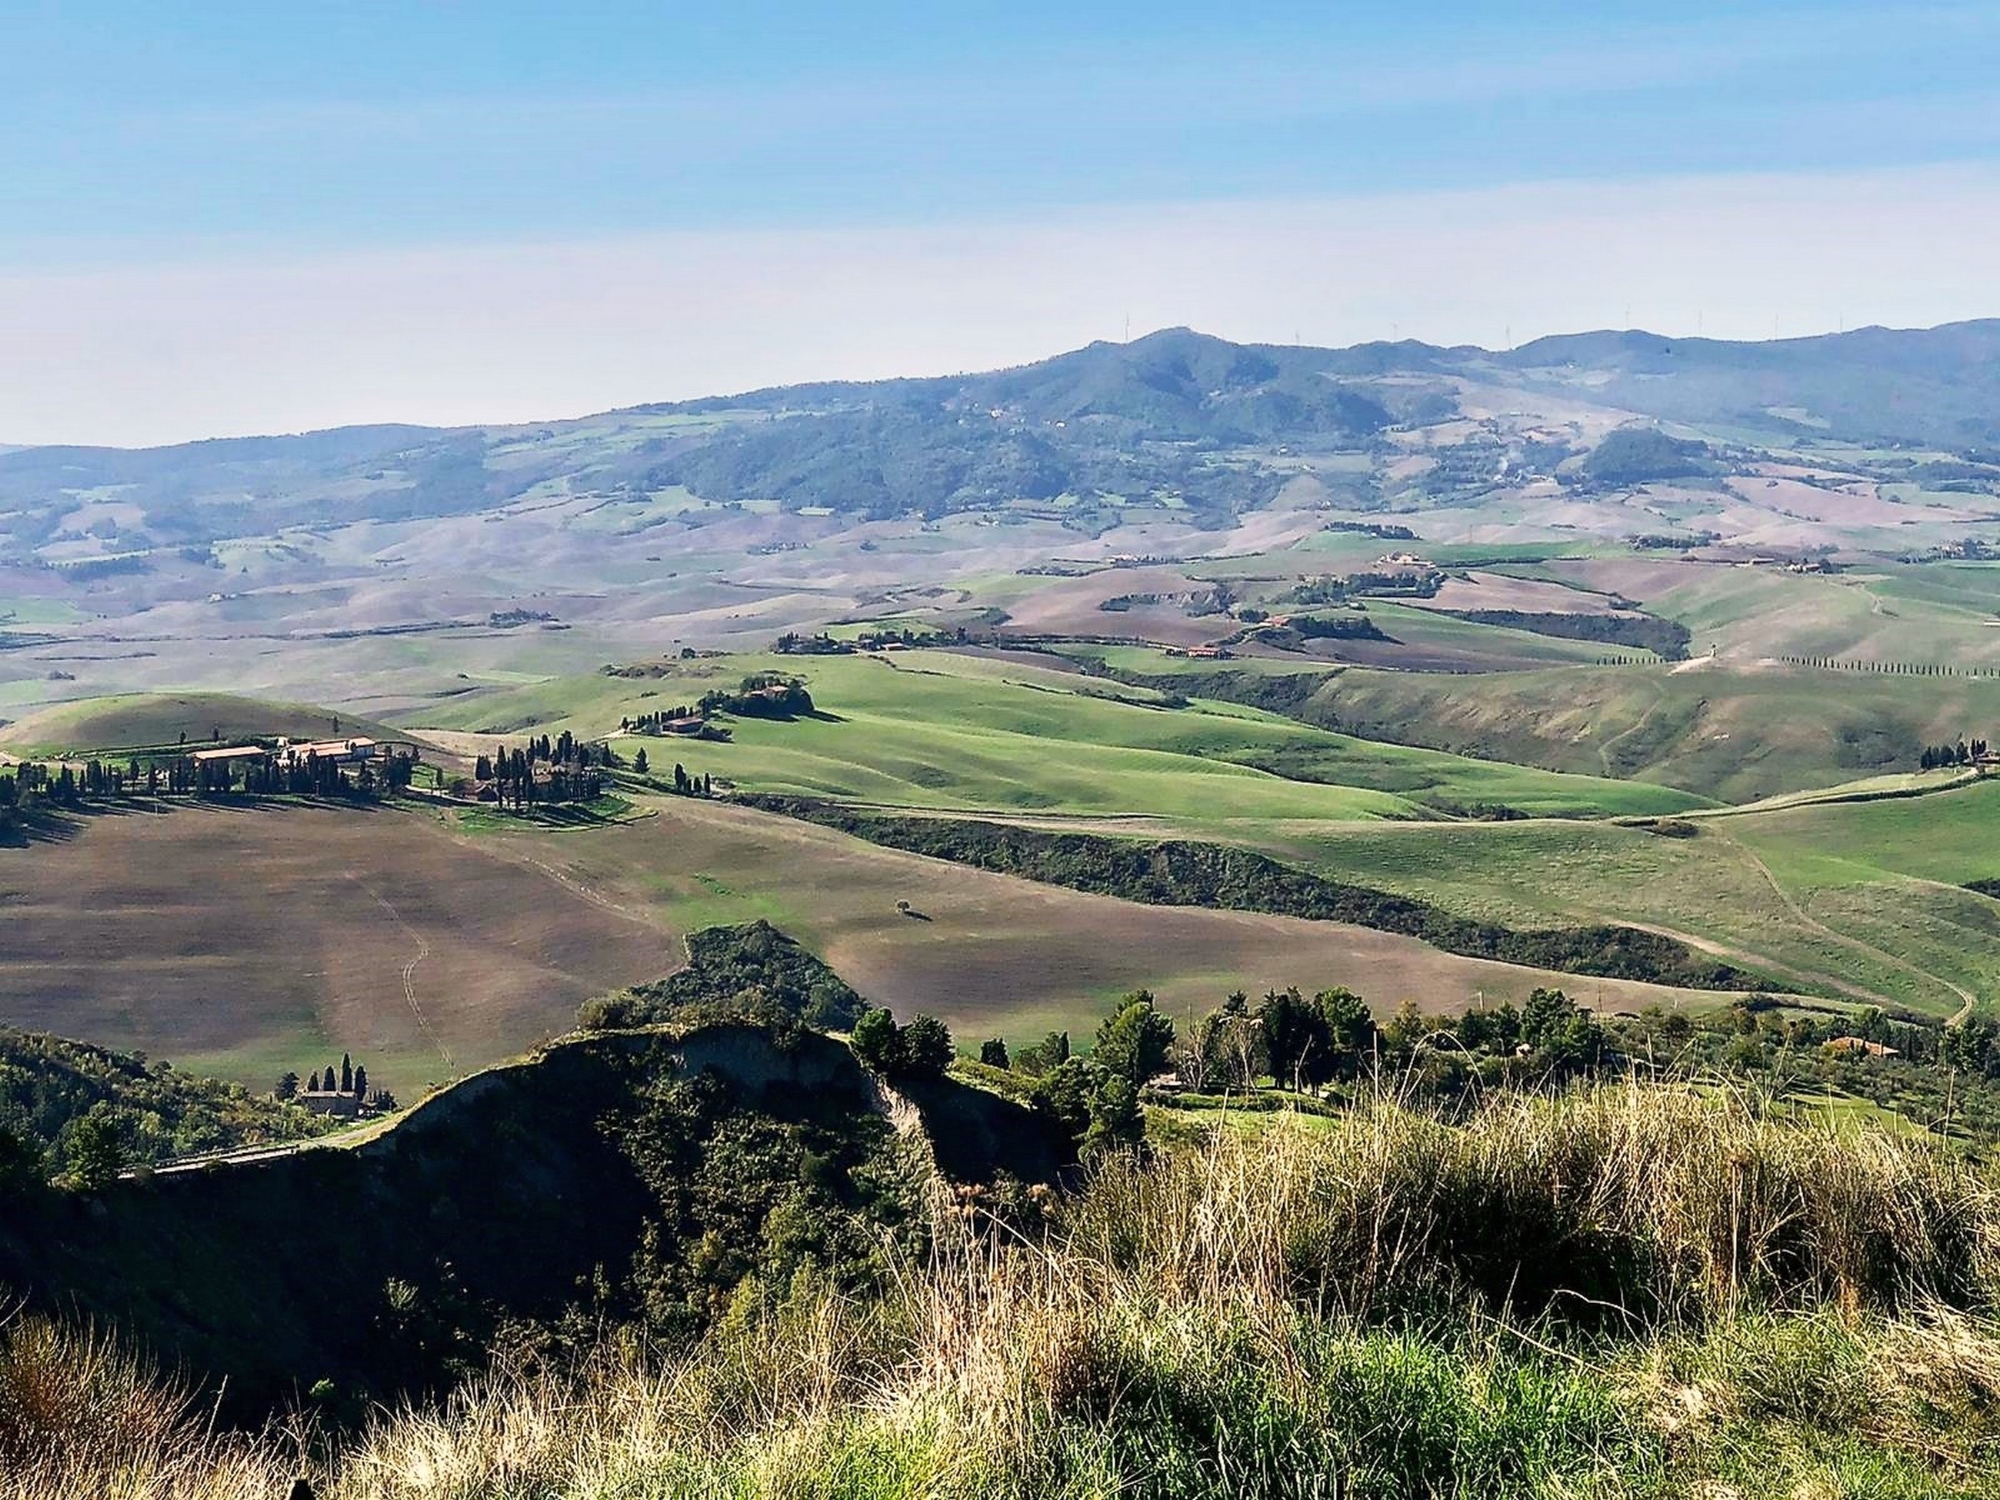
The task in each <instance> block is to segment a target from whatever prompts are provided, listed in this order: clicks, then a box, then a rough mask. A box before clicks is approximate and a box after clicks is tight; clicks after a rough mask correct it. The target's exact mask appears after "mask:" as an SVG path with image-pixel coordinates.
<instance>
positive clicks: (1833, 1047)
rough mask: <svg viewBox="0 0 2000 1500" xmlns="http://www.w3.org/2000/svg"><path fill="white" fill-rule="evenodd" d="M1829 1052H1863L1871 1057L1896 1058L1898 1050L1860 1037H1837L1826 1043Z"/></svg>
mask: <svg viewBox="0 0 2000 1500" xmlns="http://www.w3.org/2000/svg"><path fill="white" fill-rule="evenodd" d="M1826 1050H1827V1051H1828V1052H1861V1053H1865V1054H1866V1055H1867V1056H1869V1057H1894V1056H1896V1055H1897V1054H1896V1049H1895V1048H1894V1047H1889V1046H1885V1045H1883V1044H1882V1043H1881V1042H1871V1041H1868V1040H1866V1039H1865V1038H1862V1037H1858V1036H1837V1037H1835V1038H1834V1039H1833V1040H1832V1041H1830V1042H1828V1043H1826Z"/></svg>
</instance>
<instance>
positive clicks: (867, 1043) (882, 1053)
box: [852, 1010, 903, 1074]
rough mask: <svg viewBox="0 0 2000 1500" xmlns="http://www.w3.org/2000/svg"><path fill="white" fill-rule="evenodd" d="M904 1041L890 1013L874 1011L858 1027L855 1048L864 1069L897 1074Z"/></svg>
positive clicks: (854, 1040)
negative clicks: (897, 1065)
mask: <svg viewBox="0 0 2000 1500" xmlns="http://www.w3.org/2000/svg"><path fill="white" fill-rule="evenodd" d="M902 1043H903V1037H902V1033H901V1032H900V1031H899V1030H898V1029H897V1026H896V1018H895V1017H894V1016H892V1015H890V1014H889V1012H887V1011H886V1010H871V1011H869V1012H867V1013H866V1014H865V1015H863V1016H862V1017H861V1019H860V1020H858V1021H856V1022H855V1023H854V1031H853V1033H852V1046H853V1048H854V1055H855V1056H856V1057H858V1058H860V1059H861V1065H862V1066H863V1067H865V1068H867V1069H869V1070H870V1071H871V1072H875V1073H884V1074H887V1073H893V1072H895V1070H896V1064H897V1063H898V1062H899V1061H900V1057H899V1054H900V1053H901V1051H902Z"/></svg>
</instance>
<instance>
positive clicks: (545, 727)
mask: <svg viewBox="0 0 2000 1500" xmlns="http://www.w3.org/2000/svg"><path fill="white" fill-rule="evenodd" d="M690 665H693V666H695V667H697V668H698V670H699V671H700V673H701V675H699V676H692V675H688V676H683V675H679V674H678V673H677V675H675V676H672V677H667V678H662V679H659V680H647V679H630V678H622V677H608V676H600V677H593V678H586V679H565V680H561V681H556V682H550V683H543V684H537V685H535V686H533V687H530V688H524V689H521V690H519V691H513V692H500V693H493V694H481V695H477V696H468V697H466V698H464V699H461V700H459V701H457V702H454V703H452V704H451V705H449V707H448V709H447V711H446V712H445V713H444V714H442V715H438V714H433V715H431V716H430V718H429V720H428V722H427V725H426V727H435V728H441V729H453V730H459V731H468V730H469V731H475V732H488V731H497V732H502V733H515V734H518V733H520V732H522V731H524V730H527V729H530V728H532V729H533V730H534V731H535V732H537V733H549V732H557V731H560V730H561V729H565V728H567V729H571V730H573V731H575V732H577V733H580V734H602V733H604V732H606V731H607V730H609V729H614V728H616V727H617V724H618V721H619V720H620V719H621V718H623V717H625V716H627V715H633V714H638V713H642V712H645V711H647V710H648V709H649V708H652V707H657V706H660V705H662V704H664V705H668V706H671V705H672V704H675V703H677V702H682V701H689V700H692V699H693V698H696V697H698V696H700V694H701V693H702V692H703V691H705V690H707V689H709V688H712V687H715V686H717V685H724V686H730V685H733V684H734V682H735V681H736V679H737V678H739V677H741V676H742V675H744V674H746V673H749V672H752V671H760V670H779V671H789V672H794V673H796V674H797V675H799V676H801V677H803V678H805V679H806V681H807V682H808V683H809V685H810V687H811V690H812V693H813V696H814V702H815V703H816V705H817V706H818V709H819V712H820V716H819V717H816V718H810V719H799V720H797V721H795V722H782V723H781V722H772V721H765V720H757V719H750V718H737V719H733V720H732V721H731V722H730V724H729V726H728V727H729V729H730V731H731V735H732V738H731V740H730V741H729V742H728V743H716V742H708V741H694V742H688V741H670V740H667V739H654V740H648V741H645V742H644V743H645V744H646V747H647V751H648V755H649V757H651V758H652V759H654V760H656V761H658V762H659V763H660V764H661V766H662V767H665V766H668V765H670V764H671V763H672V762H673V761H674V760H680V761H684V762H685V763H686V764H687V766H688V768H689V770H690V771H693V772H696V773H704V772H705V773H709V774H712V775H714V776H715V777H717V778H718V779H726V780H727V781H729V782H730V783H732V784H734V785H736V786H739V787H742V788H744V789H746V790H754V791H768V792H790V793H803V794H807V795H814V796H829V797H839V798H845V799H850V800H854V801H861V802H871V803H882V804H890V805H894V806H899V807H921V808H934V809H941V810H948V811H961V812H964V811H981V810H990V811H1007V812H1016V813H1042V814H1060V815H1073V816H1086V817H1147V818H1157V819H1160V820H1163V821H1165V822H1169V823H1172V824H1173V825H1175V826H1178V827H1187V828H1195V829H1209V830H1223V829H1232V828H1238V829H1240V827H1241V825H1245V824H1250V825H1254V824H1257V823H1261V822H1269V821H1272V820H1295V819H1315V820H1353V819H1380V818H1411V817H1434V816H1437V811H1438V810H1437V806H1436V804H1447V805H1460V804H1467V805H1469V804H1476V803H1489V804H1505V805H1507V806H1510V807H1515V808H1519V809H1521V810H1523V811H1527V812H1533V813H1539V814H1563V815H1574V816H1603V815H1625V814H1658V813H1670V812H1680V811H1685V810H1687V809H1689V808H1693V807H1697V806H1701V805H1703V804H1702V803H1701V801H1700V799H1698V798H1695V797H1692V796H1688V795H1686V794H1683V793H1680V792H1676V791H1673V790H1671V789H1668V788H1663V787H1657V786H1648V785H1646V784H1643V783H1637V782H1615V781H1609V780H1605V779H1602V778H1590V777H1580V776H1568V775H1561V774H1553V773H1549V772H1544V771H1537V770H1532V769H1526V768H1522V767H1518V766H1508V765H1498V764H1494V763H1490V762H1484V761H1476V760H1469V759H1465V758H1462V757H1458V756H1452V755H1441V754H1437V753H1435V752H1431V751H1425V750H1413V749H1408V748H1404V747H1401V746H1395V745H1386V744H1380V743H1375V742H1371V741H1366V740H1358V739H1354V738H1351V737H1349V736H1346V735H1341V734H1335V733H1329V732H1327V731H1324V730H1319V729H1314V728H1312V727H1310V726H1307V725H1303V724H1299V723H1296V722H1294V721H1292V720H1289V719H1284V718H1280V717H1278V716H1277V715H1274V714H1266V713H1260V712H1258V711H1256V710H1252V709H1247V708H1240V707H1237V706H1234V705H1231V704H1218V703H1205V702H1198V703H1195V704H1192V705H1190V706H1189V707H1186V708H1168V707H1164V706H1161V704H1160V703H1159V701H1158V698H1157V695H1155V694H1152V693H1149V692H1146V691H1144V690H1134V689H1130V688H1122V687H1118V686H1116V685H1115V684H1110V683H1105V682H1101V681H1097V680H1093V679H1090V678H1084V677H1080V676H1078V675H1077V674H1075V673H1068V672H1061V671H1056V670H1049V669H1044V668H1040V667H1036V666H1030V665H1022V664H1019V663H1017V662H1013V661H995V660H991V659H986V658H981V657H974V656H966V655H960V654H956V653H951V652H938V651H924V652H905V653H899V654H897V655H895V656H891V657H883V658H879V659H878V658H870V657H859V656H848V657H817V658H760V657H740V658H731V659H729V660H727V661H726V662H702V663H698V664H690ZM632 743H633V744H635V745H636V744H637V743H639V742H638V741H636V740H635V741H633V742H632Z"/></svg>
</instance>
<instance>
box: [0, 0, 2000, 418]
mask: <svg viewBox="0 0 2000 1500" xmlns="http://www.w3.org/2000/svg"><path fill="white" fill-rule="evenodd" d="M1996 65H2000V14H1994V13H1992V12H1990V10H1987V9H1982V8H1979V7H1968V6H1957V5H1949V4H1945V5H1928V6H1918V7H1913V8H1899V9H1898V10H1896V11H1895V12H1894V13H1883V12H1881V11H1880V8H1879V7H1872V6H1869V5H1865V4H1862V3H1860V0H1779V3H1770V4H1763V5H1759V6H1757V7H1754V8H1745V7H1741V6H1730V5H1725V4H1722V3H1719V0H1690V3H1689V4H1686V5H1683V6H1680V7H1677V8H1676V9H1675V10H1674V11H1673V12H1672V13H1671V15H1634V14H1632V13H1631V12H1629V11H1626V10H1620V11H1616V12H1611V11H1606V10H1605V9H1604V8H1603V7H1596V6H1588V5H1583V4H1580V3H1567V0H1522V3H1517V4H1513V5H1510V6H1508V7H1506V8H1505V9H1504V10H1496V9H1495V8H1493V7H1490V6H1478V5H1474V4H1471V3H1470V0H1445V3H1441V4H1439V5H1437V6H1434V7H1430V8H1428V9H1427V10H1426V12H1425V13H1424V14H1422V15H1420V16H1410V15H1407V14H1403V13H1400V12H1395V11H1392V10H1391V9H1390V8H1388V7H1383V6H1379V5H1376V4H1373V3H1356V4H1349V5H1344V6H1341V7H1339V8H1338V9H1337V11H1335V12H1333V13H1329V12H1328V11H1327V9H1326V8H1324V7H1286V6H1280V7H1267V8H1264V9H1262V10H1260V11H1259V12H1258V13H1256V14H1253V15H1248V16H1244V15H1231V16H1229V17H1227V18H1223V17H1218V16H1216V15H1214V14H1211V13H1209V12H1208V11H1207V10H1206V9H1204V8H1203V7H1199V6H1195V5H1192V4H1183V3H1179V0H1169V3H1160V4H1152V5H1147V6H1138V5H1127V4H1123V3H1113V4H1107V5H1104V6H1101V7H1093V8H1091V9H1090V10H1089V11H1087V12H1085V13H1082V14H1078V13H1074V12H1073V11H1070V10H1064V9H1061V8H1057V7H1053V6H1045V5H1041V4H1038V3H1026V4H1023V5H1021V6H1018V7H1015V8H1012V9H1010V10H1009V11H1008V12H1007V13H1006V14H1005V15H1004V16H991V15H982V16H977V17H973V16H959V15H953V14H948V13H936V12H932V11H921V12H913V11H910V10H908V9H907V8H905V7H902V6H899V5H895V4H889V3H883V0H874V3H858V4H855V5H851V6H843V7H841V8H840V9H839V12H838V13H837V14H834V13H831V12H822V11H819V10H816V9H814V8H810V7H803V6H799V5H796V4H794V3H785V0H763V3H757V4H750V5H746V6H744V7H739V8H735V9H732V11H731V12H730V13H729V14H727V15H716V14H712V13H708V12H695V13H685V14H683V13H678V12H676V11H675V10H673V9H671V8H668V9H661V8H657V7H645V6H634V5H617V4H614V5H609V6H605V7H600V8H593V9H592V10H591V11H590V12H589V13H587V14H572V13H566V12H565V13H559V12H555V11H553V10H550V11H546V12H543V11H541V10H539V9H538V8H536V7H532V6H530V7H522V8H508V9H506V10H504V11H497V10H496V11H490V12H485V13H481V14H469V13H456V12H435V13H434V12H423V11H409V10H407V9H406V8H399V7H392V6H386V5H366V4H364V5H356V6H349V7H342V8H341V9H339V10H338V11H314V10H297V11H271V10H269V9H268V8H259V7H253V6H248V5H240V4H218V5H214V6H208V7H203V8H201V9H199V10H185V11H176V10H174V9H173V8H150V7H143V6H137V5H123V6H113V7H109V8H106V9H101V10H99V11H97V12H93V13H92V15H91V16H89V17H87V18H86V17H82V16H79V15H78V14H76V13H74V12H65V11H61V10H41V11H30V12H28V13H25V14H23V15H20V16H18V17H16V18H14V20H13V21H12V22H10V33H9V47H8V49H7V52H6V53H5V55H4V56H0V347H5V348H6V350H7V351H8V354H9V356H10V357H9V358H8V359H7V360H6V361H5V362H4V367H0V440H3V441H5V442H8V443H13V444H42V443H56V442H86V443H107V444H120V445H135V444H153V443H161V442H170V441H181V440H190V439H196V438H201V437H209V436H222V435H237V434H247V433H261V432H285V431H300V430H311V429H318V428H326V427H335V426H343V425H349V424H352V423H357V422H377V421H407V422H413V423H419V424H425V425H445V426H450V425H465V424H471V423H508V422H518V421H535V420H553V419H555V418H556V417H557V416H558V415H560V414H580V413H586V412H594V411H602V410H607V409H612V408H616V407H621V406H629V405H634V404H642V403H645V402H650V401H663V400H675V399H685V398H688V397H693V396H699V395H710V394H716V393H720V392H726V391H730V390H739V389H748V388H754V387H759V386H767V385H779V384H788V383H792V382H795V381H801V380H811V379H869V378H877V377H883V376H891V375H901V374H915V373H926V372H933V373H936V372H945V371H958V370H968V369H980V368H989V367H993V366H999V365H1010V364H1019V363H1023V362H1027V361H1030V360H1033V359H1035V358H1039V357H1042V356H1045V355H1047V354H1049V353H1052V352H1055V351H1057V350H1060V349H1065V348H1074V347H1077V346H1079V345H1082V344H1087V343H1089V342H1091V341H1092V340H1095V339H1111V340H1118V339H1121V338H1123V337H1124V336H1125V334H1126V331H1127V330H1128V328H1129V329H1130V330H1133V331H1137V330H1141V329H1147V328H1155V327H1167V326H1175V325H1187V326H1192V327H1199V328H1202V329H1204V330H1206V331H1209V332H1213V333H1215V334H1217V335H1219V336H1222V337H1226V338H1230V339H1234V340H1238V341H1245V342H1274V343H1289V342H1292V341H1294V340H1298V341H1302V342H1306V343H1311V344H1319V345H1346V344H1353V343H1359V342H1366V341H1368V340H1372V339H1390V338H1396V337H1415V338H1423V339H1426V340H1428V341H1431V342H1437V343H1478V344H1482V345H1486V346H1488V347H1504V346H1506V345H1510V344H1518V343H1522V342H1525V341H1527V340H1529V339H1531V338H1534V337H1537V336H1542V335H1546V334H1550V333H1556V332H1565V331H1575V330H1582V329H1592V328H1603V327H1626V326H1639V327H1647V328H1652V329H1657V330H1658V331H1659V332H1661V333H1663V334H1667V335H1670V336H1674V337H1688V336H1694V335H1697V334H1705V335H1708V336H1711V337H1723V338H1769V337H1771V336H1773V335H1774V334H1775V335H1778V336H1790V335H1800V334H1805V333H1816V332H1831V331H1835V330H1837V329H1839V328H1841V327H1856V326H1861V325H1865V324H1870V323H1879V324H1885V325H1893V326H1930V325H1934V324H1938V323H1943V322H1951V321H1957V320H1961V319H1965V318H1971V317H1977V316H1981V315H1983V314H1987V313H1990V312H1993V311H1995V308H1994V305H1993V303H1992V301H1991V292H1990V276H1989V273H1988V269H1987V267H1988V263H1989V261H1990V245H1991V243H1992V242H1993V240H1994V238H1995V237H1996V230H2000V97H1996V96H2000V83H1996V82H1995V80H1996V78H2000V66H1996Z"/></svg>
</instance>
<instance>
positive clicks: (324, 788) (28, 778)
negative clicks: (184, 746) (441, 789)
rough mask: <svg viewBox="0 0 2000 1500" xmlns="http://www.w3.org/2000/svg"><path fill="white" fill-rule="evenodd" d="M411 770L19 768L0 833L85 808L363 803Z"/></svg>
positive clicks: (177, 763) (6, 796)
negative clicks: (258, 799) (226, 800)
mask: <svg viewBox="0 0 2000 1500" xmlns="http://www.w3.org/2000/svg"><path fill="white" fill-rule="evenodd" d="M416 764H417V760H416V756H415V755H414V754H412V753H410V752H407V751H404V752H397V753H394V754H390V755H386V756H383V757H381V758H380V759H379V760H375V761H367V760H364V761H360V762H357V763H353V764H348V763H344V762H342V761H340V760H337V759H335V758H333V757H331V756H320V755H305V756H300V757H297V758H292V757H289V756H285V755H282V754H280V753H279V752H278V751H276V750H271V751H268V752H267V753H266V754H264V755H262V756H244V757H241V758H238V759H234V760H225V761H202V760H196V759H195V758H194V757H193V756H191V755H180V754H174V755H153V756H147V757H144V758H141V757H138V756H132V757H128V758H127V759H126V761H125V762H124V764H122V765H121V764H119V763H118V762H116V761H111V760H106V759H102V758H99V757H93V758H91V759H89V760H86V761H82V762H80V763H72V762H69V761H57V762H42V761H24V762H22V763H21V764H19V765H16V766H13V767H11V768H9V769H6V770H0V829H6V828H9V827H12V826H13V825H14V824H15V823H17V822H19V821H20V820H21V819H23V818H26V817H31V816H32V815H33V814H34V813H35V812H37V811H38V810H48V809H61V810H68V811H76V810H80V809H81V808H83V807H84V806H85V804H87V803H89V802H92V801H106V800H117V799H120V798H126V797H222V796H230V795H239V796H293V797H323V798H330V799H344V800H355V799H362V800H367V799H372V798H376V797H381V796H385V795H388V794H390V793H393V792H396V791H399V790H401V789H402V788H404V787H407V786H408V785H409V784H410V778H411V777H412V776H413V775H414V774H415V770H416Z"/></svg>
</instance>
